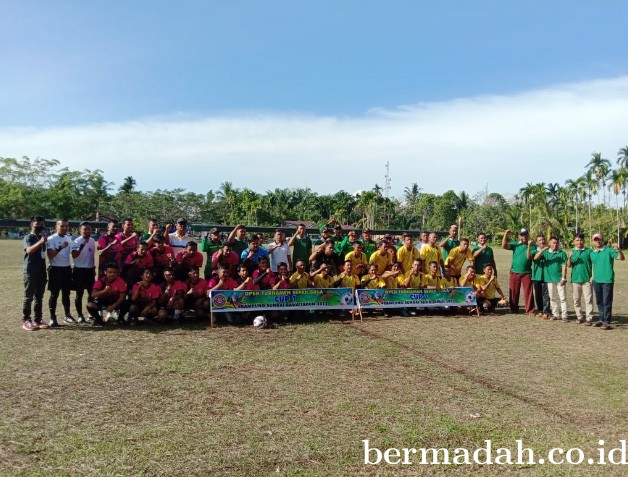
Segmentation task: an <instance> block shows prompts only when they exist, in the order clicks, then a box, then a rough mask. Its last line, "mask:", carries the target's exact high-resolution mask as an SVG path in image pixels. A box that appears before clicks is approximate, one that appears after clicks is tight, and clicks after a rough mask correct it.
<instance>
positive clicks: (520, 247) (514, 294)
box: [502, 229, 534, 316]
mask: <svg viewBox="0 0 628 477" xmlns="http://www.w3.org/2000/svg"><path fill="white" fill-rule="evenodd" d="M511 233H512V232H511V230H510V229H507V230H506V231H505V232H504V237H503V238H502V248H503V249H504V250H511V251H512V265H511V267H510V286H509V293H508V301H509V304H510V312H511V313H519V291H520V289H521V287H523V297H524V300H525V309H526V313H527V314H528V315H531V316H534V296H533V295H532V260H531V259H529V258H528V256H527V254H528V240H529V234H528V230H527V229H521V230H520V231H519V241H517V242H515V241H513V242H509V241H508V238H509V237H510V234H511Z"/></svg>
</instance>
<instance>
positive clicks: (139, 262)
mask: <svg viewBox="0 0 628 477" xmlns="http://www.w3.org/2000/svg"><path fill="white" fill-rule="evenodd" d="M133 260H136V262H135V263H134V264H133V266H134V267H136V268H141V269H142V270H146V269H147V268H153V256H152V255H151V254H150V253H147V254H146V255H144V256H143V257H138V256H137V252H133V253H132V254H131V255H129V256H128V257H127V258H126V261H125V262H124V263H125V264H126V265H131V262H132V261H133Z"/></svg>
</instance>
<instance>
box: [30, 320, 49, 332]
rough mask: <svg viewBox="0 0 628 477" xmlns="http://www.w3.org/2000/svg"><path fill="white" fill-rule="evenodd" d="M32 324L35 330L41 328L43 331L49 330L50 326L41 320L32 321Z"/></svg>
mask: <svg viewBox="0 0 628 477" xmlns="http://www.w3.org/2000/svg"><path fill="white" fill-rule="evenodd" d="M33 324H34V325H35V326H37V328H41V329H43V330H45V329H47V328H50V325H49V324H48V323H46V322H45V321H43V320H41V319H39V320H33Z"/></svg>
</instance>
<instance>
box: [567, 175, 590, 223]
mask: <svg viewBox="0 0 628 477" xmlns="http://www.w3.org/2000/svg"><path fill="white" fill-rule="evenodd" d="M564 190H565V191H566V192H567V199H568V200H571V201H572V204H573V206H574V209H575V210H576V231H575V233H579V232H580V228H579V227H578V219H579V217H578V210H579V209H578V205H579V204H580V201H581V200H582V199H583V198H584V196H585V195H586V190H585V189H584V181H583V180H582V177H579V178H578V179H576V180H573V179H568V180H567V181H565V187H564Z"/></svg>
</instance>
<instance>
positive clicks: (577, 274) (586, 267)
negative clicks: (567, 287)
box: [571, 247, 591, 283]
mask: <svg viewBox="0 0 628 477" xmlns="http://www.w3.org/2000/svg"><path fill="white" fill-rule="evenodd" d="M590 280H591V249H590V248H587V247H584V248H583V249H582V250H578V249H577V248H574V249H573V253H572V255H571V283H588V282H589V281H590Z"/></svg>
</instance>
